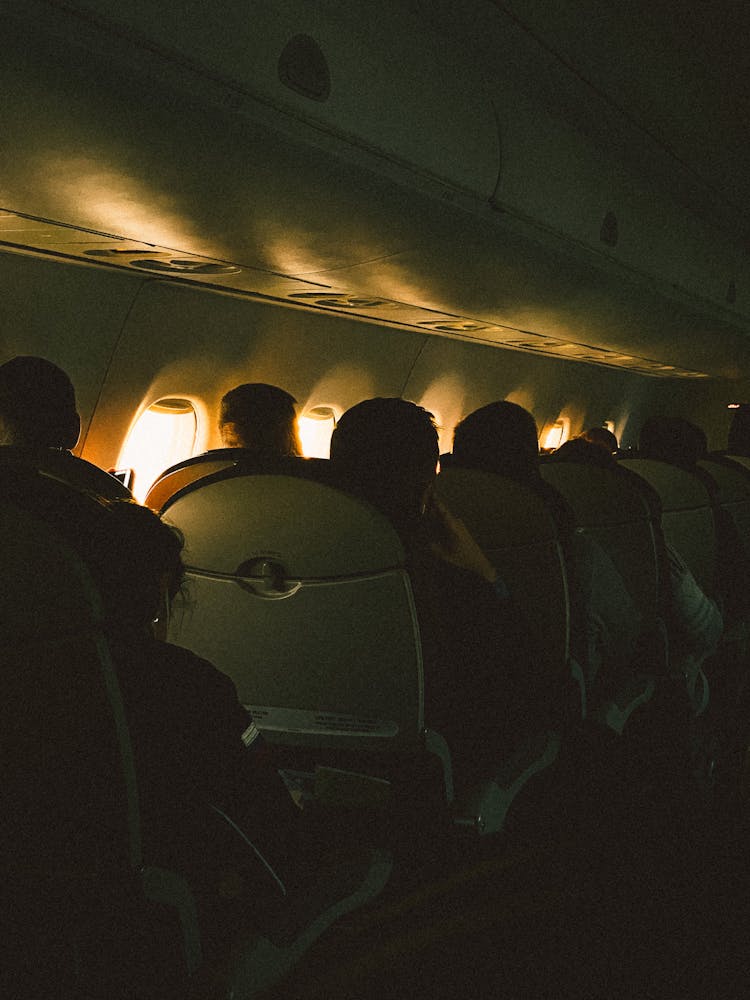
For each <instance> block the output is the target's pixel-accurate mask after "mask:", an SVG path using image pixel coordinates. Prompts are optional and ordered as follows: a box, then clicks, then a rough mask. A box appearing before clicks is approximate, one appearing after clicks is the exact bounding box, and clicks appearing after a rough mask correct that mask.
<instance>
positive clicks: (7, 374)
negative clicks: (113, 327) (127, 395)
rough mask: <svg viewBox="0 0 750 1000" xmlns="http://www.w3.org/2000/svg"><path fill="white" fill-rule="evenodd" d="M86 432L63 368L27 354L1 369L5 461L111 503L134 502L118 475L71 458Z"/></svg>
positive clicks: (0, 450)
mask: <svg viewBox="0 0 750 1000" xmlns="http://www.w3.org/2000/svg"><path fill="white" fill-rule="evenodd" d="M80 430H81V419H80V417H79V415H78V411H77V409H76V397H75V390H74V388H73V383H72V382H71V381H70V378H69V377H68V376H67V375H66V374H65V372H64V371H63V370H62V369H61V368H58V367H57V365H54V364H53V363H52V362H51V361H48V360H47V359H46V358H38V357H33V356H24V355H19V356H18V357H16V358H13V359H11V360H10V361H6V362H5V364H3V365H0V461H2V462H3V463H6V462H11V463H12V462H21V463H23V464H25V465H30V466H32V467H33V468H36V469H39V470H40V471H41V472H44V473H45V474H46V475H48V476H52V477H53V478H55V479H60V480H62V481H63V482H66V483H68V484H69V485H70V486H73V487H75V488H76V489H82V490H88V491H90V492H92V493H97V494H100V495H102V496H105V497H109V498H111V499H116V498H119V497H129V496H130V493H129V491H128V490H126V489H125V487H124V486H123V485H122V483H120V482H119V480H117V479H115V477H114V476H110V475H109V474H108V473H106V472H104V471H103V470H102V469H99V468H98V467H97V466H95V465H92V464H91V463H90V462H85V461H84V460H83V459H79V458H75V457H74V456H73V455H71V453H70V449H72V448H74V447H75V445H76V443H77V441H78V436H79V434H80Z"/></svg>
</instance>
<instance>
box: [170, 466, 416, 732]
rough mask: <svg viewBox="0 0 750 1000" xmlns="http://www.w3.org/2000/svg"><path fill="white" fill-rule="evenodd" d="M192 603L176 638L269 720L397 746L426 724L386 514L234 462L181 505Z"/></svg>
mask: <svg viewBox="0 0 750 1000" xmlns="http://www.w3.org/2000/svg"><path fill="white" fill-rule="evenodd" d="M163 514H164V518H165V520H166V521H168V522H169V523H171V524H174V525H175V526H176V527H178V528H179V529H180V530H181V531H182V532H183V534H184V536H185V539H186V547H185V553H184V555H185V560H186V563H187V567H188V573H187V575H188V591H189V606H188V607H187V608H186V609H185V610H184V611H178V612H177V613H176V614H175V615H173V618H172V622H171V626H170V638H171V640H172V641H174V642H177V643H179V644H181V645H185V646H189V647H190V648H191V649H193V650H194V651H195V652H196V653H198V654H199V655H200V656H203V657H205V658H207V659H209V660H210V661H211V662H213V663H215V664H216V666H217V667H219V669H221V670H222V671H224V673H226V674H228V675H229V676H230V677H231V678H232V680H233V681H234V683H235V685H236V687H237V691H238V694H239V697H240V700H241V701H242V702H243V703H244V704H245V705H247V706H248V707H249V708H250V710H251V711H252V713H253V715H254V717H255V719H256V721H257V723H258V725H259V727H260V728H262V729H265V730H266V731H267V732H273V731H276V732H279V733H284V734H286V735H285V739H287V738H288V739H290V740H291V741H293V742H294V741H296V742H299V743H301V744H309V745H314V746H334V747H355V748H362V747H369V748H373V749H379V748H388V749H392V748H394V747H398V746H401V745H413V744H414V741H415V740H417V739H418V738H419V736H420V734H421V732H422V729H423V725H424V718H423V682H422V661H421V647H420V641H419V629H418V626H417V619H416V614H415V609H414V602H413V599H412V593H411V587H410V584H409V579H408V576H407V573H406V571H405V569H404V552H403V549H402V546H401V543H400V540H399V538H398V536H397V534H396V532H395V531H394V529H393V528H392V526H391V525H390V523H389V522H388V521H387V520H386V519H385V518H384V517H383V516H382V515H381V514H379V513H378V512H377V511H375V510H374V509H372V508H370V507H369V506H367V505H365V504H364V503H361V502H360V501H358V500H355V499H353V498H352V497H350V496H348V495H346V494H344V493H341V492H338V491H337V490H334V489H332V488H330V487H328V486H324V485H322V484H320V483H317V482H313V481H309V480H306V479H300V478H293V477H289V476H278V475H240V474H236V472H235V471H233V470H227V472H226V473H219V474H218V475H215V476H213V477H212V478H211V479H210V480H209V481H203V482H198V483H196V484H194V485H193V486H192V487H190V488H188V489H185V490H183V491H182V492H181V493H179V494H178V495H177V496H176V497H174V498H173V499H172V501H170V502H169V503H168V504H167V506H166V508H165V510H164V512H163Z"/></svg>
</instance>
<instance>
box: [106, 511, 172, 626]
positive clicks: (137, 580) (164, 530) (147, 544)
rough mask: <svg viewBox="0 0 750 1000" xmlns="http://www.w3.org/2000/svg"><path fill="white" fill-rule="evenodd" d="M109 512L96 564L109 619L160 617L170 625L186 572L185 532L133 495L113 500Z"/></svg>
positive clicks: (145, 621)
mask: <svg viewBox="0 0 750 1000" xmlns="http://www.w3.org/2000/svg"><path fill="white" fill-rule="evenodd" d="M105 515H106V516H105V518H104V521H103V528H104V530H103V532H102V534H101V536H100V537H101V540H102V542H103V543H104V547H103V548H101V549H100V550H99V551H98V552H97V553H95V554H94V562H95V566H94V570H95V575H96V577H97V582H98V583H99V585H100V587H101V590H102V597H103V600H104V605H105V608H106V610H107V616H108V618H109V620H110V621H112V622H113V623H114V624H115V626H116V627H117V626H122V627H124V628H126V629H128V628H133V629H136V630H139V629H143V628H146V627H148V626H149V625H150V624H151V623H152V622H153V621H154V620H155V619H159V620H160V622H161V623H162V624H163V625H166V620H165V619H166V612H167V611H168V609H169V604H170V602H171V600H172V598H174V596H175V595H176V594H177V592H178V591H179V590H180V588H181V586H182V582H183V578H184V575H185V567H184V565H183V562H182V546H183V539H182V536H181V534H180V533H179V532H178V531H177V530H176V529H175V528H172V527H170V526H169V525H167V524H165V523H164V522H163V521H161V520H160V519H159V518H158V517H157V515H156V514H154V512H153V511H151V510H149V509H148V508H147V507H141V506H140V505H139V504H137V503H135V502H134V501H128V500H115V501H110V502H109V503H107V504H106V510H105Z"/></svg>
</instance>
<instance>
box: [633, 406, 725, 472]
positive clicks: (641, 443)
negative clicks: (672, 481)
mask: <svg viewBox="0 0 750 1000" xmlns="http://www.w3.org/2000/svg"><path fill="white" fill-rule="evenodd" d="M707 453H708V443H707V441H706V434H705V432H704V431H703V430H702V428H700V427H698V426H697V425H696V424H692V423H690V421H689V420H685V419H684V418H683V417H649V419H648V420H646V422H645V423H644V424H643V427H642V428H641V433H640V435H639V437H638V454H639V456H640V457H641V458H653V459H656V460H657V461H659V462H669V463H670V464H672V465H679V466H680V468H683V469H693V470H694V469H695V465H696V462H698V460H699V459H701V458H705V457H706V455H707Z"/></svg>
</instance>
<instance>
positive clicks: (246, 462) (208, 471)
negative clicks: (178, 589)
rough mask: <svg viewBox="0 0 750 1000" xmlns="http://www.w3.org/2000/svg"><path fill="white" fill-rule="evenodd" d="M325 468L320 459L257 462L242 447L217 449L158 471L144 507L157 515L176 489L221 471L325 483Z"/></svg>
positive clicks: (292, 458) (251, 454)
mask: <svg viewBox="0 0 750 1000" xmlns="http://www.w3.org/2000/svg"><path fill="white" fill-rule="evenodd" d="M327 466H328V462H327V461H324V460H323V459H313V458H296V457H293V456H288V457H281V458H276V459H263V460H259V459H258V458H257V457H255V456H254V455H253V453H252V452H249V451H247V450H246V449H245V448H218V449H216V450H215V451H207V452H204V453H203V454H202V455H194V456H193V457H192V458H186V459H185V460H184V461H182V462H178V463H177V464H176V465H172V466H170V468H168V469H166V470H165V471H164V472H162V474H161V475H160V476H159V478H158V479H157V480H156V481H155V482H154V483H153V484H152V485H151V488H150V489H149V491H148V493H147V494H146V499H145V500H144V505H145V506H146V507H150V508H151V509H152V510H155V511H157V513H158V512H160V511H161V510H163V509H164V507H165V505H166V504H167V502H168V501H169V500H171V499H172V497H173V496H175V495H176V494H177V493H178V492H179V491H180V490H183V489H185V488H186V487H187V486H190V485H191V484H192V483H196V482H198V481H199V480H201V479H207V478H208V477H210V476H213V475H214V474H215V473H220V472H222V471H224V470H229V469H237V471H238V472H239V473H240V474H244V473H249V472H253V473H261V472H265V473H269V474H270V473H275V474H278V475H288V476H302V477H303V478H307V477H309V478H313V479H315V478H320V479H323V481H325V471H326V470H327Z"/></svg>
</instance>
